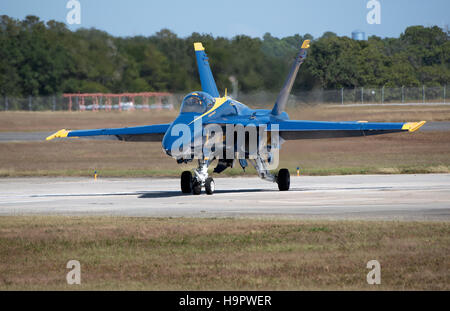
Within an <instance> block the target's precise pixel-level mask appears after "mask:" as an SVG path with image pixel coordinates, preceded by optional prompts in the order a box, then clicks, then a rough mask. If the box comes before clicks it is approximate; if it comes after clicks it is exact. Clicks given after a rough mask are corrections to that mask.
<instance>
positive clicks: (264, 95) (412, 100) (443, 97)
mask: <svg viewBox="0 0 450 311" xmlns="http://www.w3.org/2000/svg"><path fill="white" fill-rule="evenodd" d="M184 95H185V94H181V93H180V94H171V95H169V96H164V97H161V98H160V99H157V98H149V99H147V100H144V99H143V98H139V97H136V98H135V99H134V100H133V102H131V101H129V100H127V98H122V99H121V100H119V99H117V98H115V99H113V100H112V101H107V100H105V99H103V98H101V97H100V98H97V100H95V99H93V98H92V99H90V98H85V99H84V100H81V99H80V98H78V97H75V98H72V100H71V101H69V98H67V97H63V96H62V95H55V96H29V97H27V98H18V97H9V96H3V97H0V111H68V110H71V111H96V110H134V109H136V110H149V111H152V110H155V109H157V110H159V109H169V110H171V109H178V108H179V106H180V103H181V101H182V99H183V97H184ZM277 95H278V94H277V93H270V92H254V93H238V95H237V96H236V98H235V99H237V100H239V101H240V102H242V103H244V104H246V105H248V106H250V107H255V108H263V107H266V108H267V107H271V106H273V104H274V102H275V101H276V98H277ZM317 104H331V105H419V104H425V105H427V104H435V105H447V104H449V103H448V98H447V86H437V87H426V86H422V87H396V88H387V87H381V88H380V87H361V88H351V89H348V88H342V89H336V90H323V89H316V90H311V91H301V92H295V93H293V94H291V95H290V97H289V102H288V106H290V107H294V106H300V105H317Z"/></svg>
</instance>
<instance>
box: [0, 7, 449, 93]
mask: <svg viewBox="0 0 450 311" xmlns="http://www.w3.org/2000/svg"><path fill="white" fill-rule="evenodd" d="M305 39H311V40H312V44H311V49H310V51H309V57H308V60H307V62H305V64H304V65H303V67H302V69H301V74H300V75H299V77H298V78H297V80H296V82H295V85H294V91H295V90H311V89H314V88H325V89H333V88H341V87H359V86H373V87H377V86H378V87H379V86H383V85H385V86H387V87H394V86H402V85H404V86H419V85H422V84H425V85H427V86H434V85H446V84H447V83H448V81H449V80H450V41H449V33H447V32H445V31H443V30H442V29H441V28H439V27H437V26H434V27H423V26H412V27H408V28H407V29H405V31H404V32H403V33H402V34H401V35H400V37H399V38H380V37H376V36H372V37H370V38H369V39H368V40H367V41H355V40H352V39H351V38H348V37H345V36H344V37H340V36H337V35H336V34H334V33H332V32H326V33H324V34H323V35H322V36H321V37H320V38H313V37H312V36H311V35H310V34H304V35H300V34H296V35H293V36H289V37H285V38H276V37H273V36H272V35H270V34H269V33H266V34H265V35H264V36H263V38H252V37H249V36H245V35H239V36H235V37H233V38H231V39H228V38H224V37H214V36H212V35H209V34H199V33H192V34H191V35H190V36H189V37H186V38H180V37H178V36H177V35H176V34H175V33H173V32H171V31H170V30H168V29H162V30H161V31H159V32H157V33H156V34H154V35H152V36H149V37H144V36H135V37H114V36H111V35H109V34H108V33H106V32H103V31H100V30H97V29H79V30H77V31H70V30H69V29H68V28H67V27H66V25H65V24H64V23H60V22H56V21H53V20H52V21H48V22H44V21H41V20H40V19H39V18H38V17H36V16H27V17H26V18H25V19H24V20H17V19H13V18H10V17H8V16H6V15H3V16H0V94H1V95H7V96H28V95H53V94H61V93H77V92H82V93H84V92H143V91H169V92H188V91H191V90H198V89H200V82H199V78H198V74H197V68H196V62H195V55H194V51H193V43H194V42H197V41H200V42H202V43H203V45H204V46H205V48H206V50H207V53H208V56H209V58H210V64H211V67H212V71H213V73H214V75H215V78H216V81H217V84H218V87H219V89H220V90H221V91H223V90H224V88H228V89H231V81H230V79H229V78H230V76H234V77H236V78H237V80H238V81H239V91H240V92H252V91H257V90H267V91H273V92H277V91H278V90H279V89H280V87H281V86H282V84H283V82H284V79H285V75H286V74H287V71H288V70H289V66H290V63H291V62H292V59H293V57H294V56H295V54H296V52H297V50H298V48H299V46H300V44H301V42H302V41H303V40H305Z"/></svg>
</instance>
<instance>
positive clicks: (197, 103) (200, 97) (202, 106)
mask: <svg viewBox="0 0 450 311" xmlns="http://www.w3.org/2000/svg"><path fill="white" fill-rule="evenodd" d="M214 103H215V99H214V97H212V96H211V95H209V94H208V93H205V92H193V93H189V94H188V95H186V97H184V98H183V102H182V103H181V109H180V113H185V112H195V113H205V112H206V111H208V109H211V108H212V107H213V106H214Z"/></svg>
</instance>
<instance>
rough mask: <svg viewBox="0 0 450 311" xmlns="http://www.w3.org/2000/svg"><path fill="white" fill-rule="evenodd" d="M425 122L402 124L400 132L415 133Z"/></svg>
mask: <svg viewBox="0 0 450 311" xmlns="http://www.w3.org/2000/svg"><path fill="white" fill-rule="evenodd" d="M425 123H427V121H420V122H407V123H405V124H403V127H402V130H405V131H408V132H415V131H417V130H418V129H420V128H421V127H422V126H423V125H424V124H425Z"/></svg>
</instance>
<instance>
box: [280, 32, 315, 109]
mask: <svg viewBox="0 0 450 311" xmlns="http://www.w3.org/2000/svg"><path fill="white" fill-rule="evenodd" d="M308 48H309V40H305V41H303V44H302V47H301V49H300V51H299V52H298V54H297V56H296V57H295V60H294V63H293V64H292V67H291V70H290V71H289V75H288V76H287V79H286V82H284V85H283V88H282V89H281V92H280V94H278V97H277V101H276V102H275V106H273V109H272V114H273V115H275V116H277V115H279V114H280V113H282V112H283V111H284V109H285V108H286V104H287V101H288V97H289V94H290V93H291V89H292V85H293V84H294V81H295V77H296V76H297V72H298V69H299V68H300V65H301V64H302V63H303V62H304V61H305V58H306V54H307V52H306V50H307V49H308Z"/></svg>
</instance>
